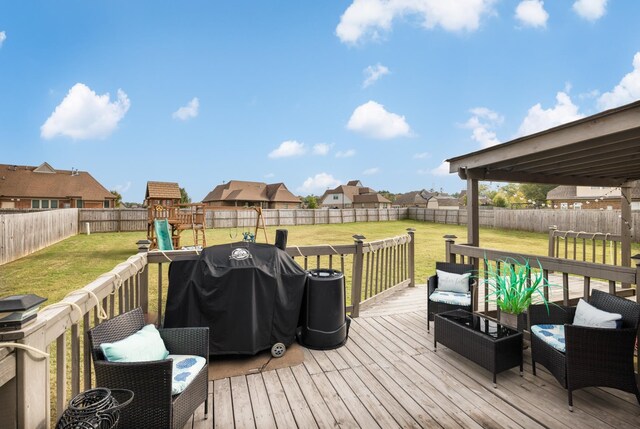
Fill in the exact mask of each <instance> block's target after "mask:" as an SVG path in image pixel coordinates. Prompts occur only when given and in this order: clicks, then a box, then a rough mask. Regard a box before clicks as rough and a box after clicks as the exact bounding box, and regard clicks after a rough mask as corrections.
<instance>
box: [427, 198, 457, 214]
mask: <svg viewBox="0 0 640 429" xmlns="http://www.w3.org/2000/svg"><path fill="white" fill-rule="evenodd" d="M427 208H428V209H441V210H442V209H444V210H458V209H459V208H460V203H459V201H458V199H457V198H455V197H452V196H451V195H449V194H435V195H432V196H430V197H429V199H428V200H427Z"/></svg>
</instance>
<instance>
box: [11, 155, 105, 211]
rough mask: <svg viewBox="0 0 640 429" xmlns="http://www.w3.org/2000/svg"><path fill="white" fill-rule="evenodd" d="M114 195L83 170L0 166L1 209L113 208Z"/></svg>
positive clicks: (45, 165) (44, 165)
mask: <svg viewBox="0 0 640 429" xmlns="http://www.w3.org/2000/svg"><path fill="white" fill-rule="evenodd" d="M115 201H116V196H115V195H113V194H112V193H111V192H109V191H108V190H107V188H105V187H104V186H102V185H101V184H100V182H98V181H97V180H96V179H94V178H93V176H91V174H89V173H88V172H86V171H79V170H56V169H54V168H53V167H52V166H51V165H49V164H48V163H46V162H43V163H42V164H41V165H40V166H38V167H33V166H24V165H20V166H19V165H10V164H0V208H3V209H13V208H15V209H59V208H88V209H95V208H99V209H101V208H113V207H115Z"/></svg>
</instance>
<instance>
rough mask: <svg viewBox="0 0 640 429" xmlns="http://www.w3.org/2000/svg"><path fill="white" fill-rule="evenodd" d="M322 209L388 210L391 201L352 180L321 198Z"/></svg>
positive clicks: (330, 190) (328, 191) (327, 192)
mask: <svg viewBox="0 0 640 429" xmlns="http://www.w3.org/2000/svg"><path fill="white" fill-rule="evenodd" d="M319 205H320V207H324V208H334V209H350V208H387V207H391V201H389V200H388V199H387V198H385V197H383V196H382V195H380V194H378V193H377V192H376V191H374V190H373V189H371V188H368V187H366V186H362V183H361V182H360V181H359V180H351V181H349V182H347V184H346V185H340V186H338V187H336V188H334V189H328V190H326V191H325V193H324V194H323V195H322V197H320V200H319Z"/></svg>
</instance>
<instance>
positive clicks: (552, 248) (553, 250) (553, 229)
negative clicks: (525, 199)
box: [549, 225, 558, 258]
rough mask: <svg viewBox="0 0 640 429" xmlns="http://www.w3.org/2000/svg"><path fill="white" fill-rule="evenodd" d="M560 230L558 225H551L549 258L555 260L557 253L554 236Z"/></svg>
mask: <svg viewBox="0 0 640 429" xmlns="http://www.w3.org/2000/svg"><path fill="white" fill-rule="evenodd" d="M557 230H558V227H557V226H556V225H551V226H550V227H549V257H550V258H555V256H556V255H555V253H556V243H555V242H556V238H555V236H554V233H555V232H556V231H557Z"/></svg>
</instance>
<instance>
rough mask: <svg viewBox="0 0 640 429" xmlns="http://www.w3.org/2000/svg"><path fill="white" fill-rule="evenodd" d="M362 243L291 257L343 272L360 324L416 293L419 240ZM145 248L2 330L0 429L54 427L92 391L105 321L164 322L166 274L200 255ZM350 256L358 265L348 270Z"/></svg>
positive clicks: (309, 249) (301, 249)
mask: <svg viewBox="0 0 640 429" xmlns="http://www.w3.org/2000/svg"><path fill="white" fill-rule="evenodd" d="M354 238H355V241H354V242H353V243H352V244H349V245H321V246H292V247H290V248H289V249H287V251H288V252H289V254H290V255H292V256H295V257H297V258H303V264H304V266H305V268H306V267H307V266H309V267H310V266H311V265H313V263H312V261H315V262H316V263H317V264H318V265H317V266H319V267H323V268H326V267H331V266H333V267H334V268H338V267H339V268H342V269H343V270H344V272H345V274H347V275H348V279H347V281H348V283H349V284H350V285H351V288H350V289H351V294H350V300H351V302H350V303H349V304H350V305H349V307H348V311H350V312H351V315H352V317H357V316H358V311H359V309H360V308H361V307H362V306H363V305H366V304H367V303H371V302H373V301H374V300H375V298H376V296H380V295H382V294H385V293H389V291H391V290H394V289H395V288H398V287H403V286H414V277H413V275H414V266H413V264H414V260H415V259H414V244H413V238H414V233H413V231H412V230H410V231H409V232H408V234H405V235H401V236H398V237H393V238H388V239H385V240H377V241H373V242H365V241H363V239H362V237H360V236H354ZM138 244H139V249H140V252H139V253H138V254H136V255H133V256H131V257H130V258H129V259H127V260H126V261H124V262H122V263H120V264H118V265H117V266H116V267H115V268H114V269H113V270H111V271H110V272H108V273H105V274H103V275H101V276H99V277H98V278H97V279H96V280H94V281H93V282H91V283H89V284H88V285H86V286H84V287H83V288H82V289H78V290H75V291H73V292H71V293H69V294H67V296H66V297H65V298H64V299H63V300H62V301H61V302H59V303H54V304H53V305H50V306H48V307H46V308H44V309H41V310H40V311H39V312H38V317H37V318H36V320H35V321H34V322H32V323H30V324H28V325H27V326H25V327H24V328H23V329H21V330H18V331H9V332H2V331H0V428H40V427H48V425H50V424H51V423H52V422H55V421H56V420H57V417H58V416H59V415H60V414H61V413H62V412H63V411H64V408H65V406H66V404H67V401H68V399H69V395H71V396H75V395H76V394H78V393H79V392H80V391H81V390H86V389H89V388H91V387H92V385H93V382H92V366H91V351H90V350H89V347H88V344H87V341H86V332H87V331H88V330H89V329H91V328H92V327H94V326H95V325H97V324H99V323H101V320H103V318H104V319H110V318H113V317H114V316H115V315H118V314H122V313H124V312H126V311H128V310H130V309H132V308H135V307H138V306H139V307H141V308H142V309H143V312H144V313H145V315H146V317H147V318H148V320H151V321H153V320H156V321H161V320H162V314H163V308H164V306H165V304H166V303H165V297H166V291H167V282H166V281H165V280H166V273H167V271H168V270H166V269H164V267H166V264H167V262H169V261H178V260H188V259H194V258H197V257H198V255H197V253H196V252H195V251H193V250H176V251H167V252H159V251H148V248H149V244H150V243H149V242H148V241H147V240H141V241H140V242H138ZM347 256H350V257H351V260H350V263H349V264H348V265H345V264H344V260H345V257H347ZM337 259H338V260H340V261H341V262H340V263H337V262H336V260H337ZM332 261H333V262H332ZM334 263H335V265H333V264H334ZM154 282H155V283H156V286H155V287H152V286H151V285H152V284H153V283H154ZM156 299H157V302H156ZM102 310H104V312H105V313H104V314H103V311H102ZM154 312H155V315H154V314H153V313H154ZM68 371H69V372H70V373H69V374H68V373H67V372H68Z"/></svg>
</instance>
